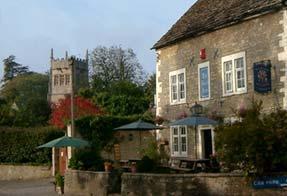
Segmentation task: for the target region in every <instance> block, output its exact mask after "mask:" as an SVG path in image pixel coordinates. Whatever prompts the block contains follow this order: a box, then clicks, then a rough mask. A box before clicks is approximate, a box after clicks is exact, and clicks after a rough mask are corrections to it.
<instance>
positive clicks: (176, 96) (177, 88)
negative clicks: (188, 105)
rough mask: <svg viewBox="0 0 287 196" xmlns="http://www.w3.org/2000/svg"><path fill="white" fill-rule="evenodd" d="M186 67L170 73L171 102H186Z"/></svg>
mask: <svg viewBox="0 0 287 196" xmlns="http://www.w3.org/2000/svg"><path fill="white" fill-rule="evenodd" d="M185 77H186V76H185V69H180V70H177V71H173V72H170V73H169V81H170V82H169V84H170V103H171V104H177V103H185V101H186V78H185Z"/></svg>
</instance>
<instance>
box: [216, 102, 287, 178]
mask: <svg viewBox="0 0 287 196" xmlns="http://www.w3.org/2000/svg"><path fill="white" fill-rule="evenodd" d="M261 108H262V102H256V101H253V104H252V107H251V108H249V109H247V110H246V112H245V115H244V117H242V118H240V121H238V122H236V123H234V124H232V125H225V126H221V127H219V128H217V129H216V148H217V154H218V157H219V159H220V161H221V162H222V163H224V164H225V166H226V167H227V168H229V169H231V170H234V169H240V170H243V171H245V172H246V173H247V174H248V173H250V172H255V173H257V174H259V175H261V174H264V173H268V172H273V171H283V170H285V171H286V169H287V154H286V151H287V142H286V141H287V121H286V119H287V112H286V111H283V110H277V111H275V112H272V113H271V114H265V115H264V114H261Z"/></svg>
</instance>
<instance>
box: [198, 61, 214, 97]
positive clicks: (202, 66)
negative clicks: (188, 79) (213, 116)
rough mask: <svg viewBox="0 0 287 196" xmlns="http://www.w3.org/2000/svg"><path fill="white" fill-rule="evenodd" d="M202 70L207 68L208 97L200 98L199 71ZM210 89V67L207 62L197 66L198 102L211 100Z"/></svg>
mask: <svg viewBox="0 0 287 196" xmlns="http://www.w3.org/2000/svg"><path fill="white" fill-rule="evenodd" d="M202 68H207V70H208V71H207V73H208V97H202V96H201V78H200V76H201V73H200V70H201V69H202ZM210 92H211V89H210V66H209V61H207V62H204V63H201V64H198V99H199V101H206V100H210V98H211V94H210Z"/></svg>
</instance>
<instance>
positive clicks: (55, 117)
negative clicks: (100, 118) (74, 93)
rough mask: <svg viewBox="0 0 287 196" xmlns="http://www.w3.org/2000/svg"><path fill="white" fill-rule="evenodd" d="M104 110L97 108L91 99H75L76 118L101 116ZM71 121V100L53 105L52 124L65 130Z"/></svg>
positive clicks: (60, 101) (63, 100)
mask: <svg viewBox="0 0 287 196" xmlns="http://www.w3.org/2000/svg"><path fill="white" fill-rule="evenodd" d="M103 113H104V112H103V110H102V109H101V108H100V107H98V106H95V105H94V104H93V103H92V102H91V101H90V100H89V99H85V98H83V97H75V98H74V118H75V119H77V118H80V117H84V116H90V115H101V114H103ZM70 120H71V98H70V97H67V98H65V99H60V100H59V101H58V102H57V103H56V104H52V114H51V119H50V124H52V125H54V126H56V127H59V128H61V129H62V128H64V127H65V126H66V124H67V123H68V122H69V121H70Z"/></svg>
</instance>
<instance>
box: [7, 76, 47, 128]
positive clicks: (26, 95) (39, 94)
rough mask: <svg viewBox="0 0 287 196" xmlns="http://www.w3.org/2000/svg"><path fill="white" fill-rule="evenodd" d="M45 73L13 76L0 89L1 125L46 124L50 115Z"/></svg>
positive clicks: (26, 125)
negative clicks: (0, 100)
mask: <svg viewBox="0 0 287 196" xmlns="http://www.w3.org/2000/svg"><path fill="white" fill-rule="evenodd" d="M48 82H49V78H48V76H47V75H44V74H38V73H26V74H23V75H18V76H16V77H14V78H13V79H12V80H11V81H10V82H8V83H6V85H5V86H4V87H3V89H2V90H1V96H2V99H3V100H5V106H3V107H4V108H5V111H6V112H5V114H4V115H2V119H1V123H2V125H11V126H23V127H28V126H36V125H43V124H46V123H47V121H48V119H49V115H50V106H49V104H48V101H47V94H48Z"/></svg>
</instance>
